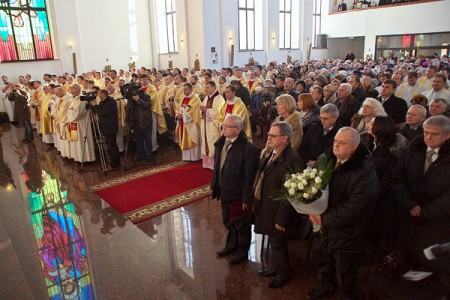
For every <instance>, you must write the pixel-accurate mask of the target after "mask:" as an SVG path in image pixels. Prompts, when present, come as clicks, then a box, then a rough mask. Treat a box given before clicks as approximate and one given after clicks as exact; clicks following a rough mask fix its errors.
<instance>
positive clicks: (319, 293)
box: [308, 286, 332, 299]
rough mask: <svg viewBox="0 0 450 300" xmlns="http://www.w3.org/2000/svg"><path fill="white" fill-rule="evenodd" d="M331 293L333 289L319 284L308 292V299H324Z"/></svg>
mask: <svg viewBox="0 0 450 300" xmlns="http://www.w3.org/2000/svg"><path fill="white" fill-rule="evenodd" d="M331 295H332V291H331V289H327V288H324V287H321V286H319V287H317V288H315V289H313V290H311V291H310V292H308V299H322V298H327V297H329V296H331Z"/></svg>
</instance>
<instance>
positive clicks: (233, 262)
mask: <svg viewBox="0 0 450 300" xmlns="http://www.w3.org/2000/svg"><path fill="white" fill-rule="evenodd" d="M246 260H248V254H245V255H238V256H236V257H235V258H233V259H232V260H230V265H237V264H240V263H241V262H244V261H246Z"/></svg>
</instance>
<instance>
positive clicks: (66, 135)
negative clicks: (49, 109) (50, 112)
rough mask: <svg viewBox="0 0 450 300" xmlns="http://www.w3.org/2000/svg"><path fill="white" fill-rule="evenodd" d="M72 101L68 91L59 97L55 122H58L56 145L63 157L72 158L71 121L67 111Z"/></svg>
mask: <svg viewBox="0 0 450 300" xmlns="http://www.w3.org/2000/svg"><path fill="white" fill-rule="evenodd" d="M71 103H72V96H71V95H70V94H69V93H66V94H65V95H64V96H63V97H62V98H60V99H59V101H58V102H57V104H56V106H55V115H54V118H55V123H56V132H57V134H56V141H57V142H56V143H55V144H56V145H55V147H57V149H58V151H59V152H60V153H61V156H62V157H67V158H71V156H70V132H69V123H68V122H67V111H68V110H69V106H70V104H71Z"/></svg>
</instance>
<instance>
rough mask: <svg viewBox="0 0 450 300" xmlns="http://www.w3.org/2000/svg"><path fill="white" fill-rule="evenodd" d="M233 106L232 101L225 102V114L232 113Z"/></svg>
mask: <svg viewBox="0 0 450 300" xmlns="http://www.w3.org/2000/svg"><path fill="white" fill-rule="evenodd" d="M233 108H234V103H233V104H227V107H226V109H225V114H230V115H231V114H233Z"/></svg>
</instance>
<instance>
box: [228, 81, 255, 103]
mask: <svg viewBox="0 0 450 300" xmlns="http://www.w3.org/2000/svg"><path fill="white" fill-rule="evenodd" d="M230 84H231V85H232V86H234V87H235V88H236V97H239V98H241V100H242V102H244V104H245V106H247V107H249V106H250V105H251V104H252V99H251V97H250V92H249V91H248V89H247V88H246V87H245V86H243V85H242V83H241V82H240V81H239V80H232V81H231V83H230Z"/></svg>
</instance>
